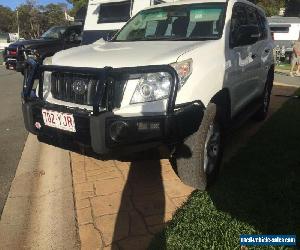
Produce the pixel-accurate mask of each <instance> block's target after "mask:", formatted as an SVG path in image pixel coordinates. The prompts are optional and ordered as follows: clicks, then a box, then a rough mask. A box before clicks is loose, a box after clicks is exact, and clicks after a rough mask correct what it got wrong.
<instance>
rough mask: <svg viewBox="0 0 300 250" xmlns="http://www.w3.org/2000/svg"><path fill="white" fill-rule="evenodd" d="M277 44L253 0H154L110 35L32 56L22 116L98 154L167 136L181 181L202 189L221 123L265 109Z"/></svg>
mask: <svg viewBox="0 0 300 250" xmlns="http://www.w3.org/2000/svg"><path fill="white" fill-rule="evenodd" d="M272 48H273V43H272V39H271V36H270V32H269V28H268V24H267V21H266V17H265V14H264V12H263V10H262V9H260V8H259V7H257V6H255V5H254V4H252V3H250V2H247V1H244V0H229V1H222V0H221V1H220V0H218V1H215V0H200V1H197V0H188V1H178V2H174V3H171V4H162V5H157V6H154V7H151V8H148V9H145V10H142V11H140V12H139V13H138V14H137V15H135V16H134V17H133V18H131V19H130V20H129V21H128V22H127V24H126V25H125V26H124V27H123V28H122V29H121V30H120V31H119V32H118V33H117V34H116V35H115V36H114V38H113V39H112V40H111V41H108V42H105V41H103V40H100V41H98V42H96V43H94V44H91V45H87V46H81V47H77V48H73V49H69V50H65V51H61V52H59V53H57V54H55V55H54V56H53V57H52V58H47V59H46V60H45V61H44V65H37V64H35V63H34V62H32V61H29V62H28V63H29V68H30V69H31V70H29V71H28V72H27V74H26V77H25V81H24V90H23V113H24V121H25V125H26V128H27V129H28V130H29V131H30V132H32V133H34V134H36V135H37V136H38V138H39V140H40V141H43V142H47V143H49V144H52V145H56V146H59V147H63V148H69V149H72V150H75V151H79V152H82V151H80V150H81V149H82V148H84V149H85V151H86V152H92V153H95V154H96V155H100V156H102V157H104V156H109V157H112V158H117V157H119V156H120V155H124V154H128V153H132V152H139V151H143V150H146V149H150V148H155V147H158V146H160V145H167V146H168V147H169V149H170V155H171V159H172V161H171V162H172V163H174V164H175V165H176V167H177V172H178V175H179V177H180V178H181V179H182V181H183V182H184V183H186V184H188V185H191V186H193V187H195V188H198V189H202V190H203V189H205V188H206V186H207V183H208V181H209V180H211V178H212V177H213V176H214V175H215V173H216V171H217V169H218V166H219V164H220V159H221V155H222V144H223V141H222V139H223V135H224V131H226V130H227V129H228V128H229V127H231V126H232V124H233V123H235V122H236V121H240V120H241V118H244V117H245V115H246V117H249V116H254V117H255V118H256V119H259V120H261V119H264V118H265V117H266V114H267V111H268V106H269V101H270V93H271V89H272V86H273V75H274V73H273V72H274V61H273V57H272ZM34 78H39V86H38V88H37V89H36V90H32V89H33V86H34V80H33V79H34Z"/></svg>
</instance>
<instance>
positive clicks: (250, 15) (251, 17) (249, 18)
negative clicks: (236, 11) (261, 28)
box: [247, 6, 258, 26]
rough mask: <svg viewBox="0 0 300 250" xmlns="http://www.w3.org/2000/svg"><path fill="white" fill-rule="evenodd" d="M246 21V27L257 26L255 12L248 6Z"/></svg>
mask: <svg viewBox="0 0 300 250" xmlns="http://www.w3.org/2000/svg"><path fill="white" fill-rule="evenodd" d="M247 21H248V23H247V24H248V25H254V26H258V17H257V15H256V10H255V9H254V8H252V7H250V6H248V7H247Z"/></svg>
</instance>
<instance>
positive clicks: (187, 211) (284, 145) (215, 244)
mask: <svg viewBox="0 0 300 250" xmlns="http://www.w3.org/2000/svg"><path fill="white" fill-rule="evenodd" d="M298 94H300V91H299V92H298ZM240 234H296V235H297V236H298V240H297V241H298V244H299V239H300V100H299V99H293V100H289V101H288V102H287V103H286V104H285V105H284V106H283V107H282V108H281V109H280V110H279V111H278V112H276V113H275V114H274V115H273V116H272V117H271V118H270V119H269V120H268V121H267V122H266V123H265V124H264V125H263V126H262V128H261V129H260V130H259V132H258V133H257V134H256V135H255V136H253V137H252V138H251V139H250V141H249V142H248V144H247V145H246V146H245V147H243V148H241V149H240V150H239V152H238V153H237V154H236V155H235V156H234V157H233V158H232V159H231V160H230V161H229V162H228V163H226V164H225V165H224V166H223V167H222V170H221V173H220V175H219V178H218V179H217V182H216V183H215V185H213V186H212V187H211V188H210V189H209V190H208V191H207V192H200V191H196V192H194V193H193V194H192V195H191V196H190V197H189V199H188V201H187V202H186V203H185V204H184V205H183V207H182V208H180V209H179V210H178V211H177V212H176V213H175V215H174V217H173V220H172V221H171V222H170V223H169V224H168V225H167V227H166V229H165V230H164V231H163V232H161V233H159V234H157V235H156V237H155V238H154V239H153V241H152V242H151V244H150V249H230V250H231V249H240V245H239V235H240ZM249 249H287V248H284V247H277V248H276V247H255V248H252V247H249Z"/></svg>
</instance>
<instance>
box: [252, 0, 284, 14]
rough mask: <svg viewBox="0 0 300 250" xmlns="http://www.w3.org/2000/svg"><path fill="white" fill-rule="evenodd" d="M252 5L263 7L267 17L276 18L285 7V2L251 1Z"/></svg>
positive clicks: (280, 0) (277, 0)
mask: <svg viewBox="0 0 300 250" xmlns="http://www.w3.org/2000/svg"><path fill="white" fill-rule="evenodd" d="M250 1H251V2H252V3H255V4H256V5H258V6H260V7H262V8H263V9H264V10H265V12H266V15H267V16H276V15H278V13H279V10H280V8H284V7H285V0H250Z"/></svg>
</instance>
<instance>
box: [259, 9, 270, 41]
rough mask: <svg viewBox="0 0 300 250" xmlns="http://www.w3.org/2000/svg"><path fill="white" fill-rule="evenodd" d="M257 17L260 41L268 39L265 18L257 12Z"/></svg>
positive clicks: (267, 26)
mask: <svg viewBox="0 0 300 250" xmlns="http://www.w3.org/2000/svg"><path fill="white" fill-rule="evenodd" d="M257 15H258V19H259V29H260V33H261V40H264V39H266V38H267V37H268V31H269V25H268V22H267V19H266V17H265V16H264V15H263V14H261V13H259V12H257Z"/></svg>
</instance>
